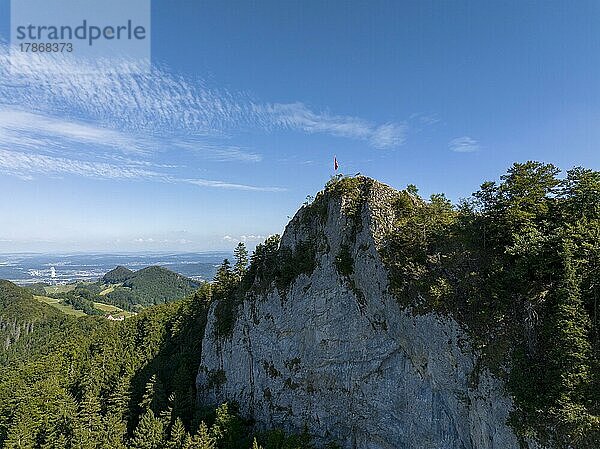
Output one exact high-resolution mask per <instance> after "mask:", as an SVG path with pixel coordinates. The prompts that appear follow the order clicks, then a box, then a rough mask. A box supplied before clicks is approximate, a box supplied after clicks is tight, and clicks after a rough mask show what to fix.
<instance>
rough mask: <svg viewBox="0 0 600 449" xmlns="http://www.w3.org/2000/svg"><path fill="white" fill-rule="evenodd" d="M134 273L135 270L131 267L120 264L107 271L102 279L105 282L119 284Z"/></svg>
mask: <svg viewBox="0 0 600 449" xmlns="http://www.w3.org/2000/svg"><path fill="white" fill-rule="evenodd" d="M133 275H134V272H133V271H131V270H130V269H129V268H126V267H124V266H122V265H118V266H117V267H116V268H113V269H112V270H110V271H109V272H108V273H106V274H105V275H104V276H103V277H102V281H103V282H104V283H105V284H119V283H121V282H123V281H126V280H127V279H129V278H130V277H131V276H133Z"/></svg>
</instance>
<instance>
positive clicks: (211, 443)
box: [190, 421, 215, 449]
mask: <svg viewBox="0 0 600 449" xmlns="http://www.w3.org/2000/svg"><path fill="white" fill-rule="evenodd" d="M192 448H193V449H214V448H215V439H214V438H213V437H212V436H211V434H210V433H209V431H208V427H207V426H206V424H205V423H204V421H202V422H201V423H200V427H199V429H198V433H197V434H196V435H194V438H193V439H192V445H191V447H190V449H192Z"/></svg>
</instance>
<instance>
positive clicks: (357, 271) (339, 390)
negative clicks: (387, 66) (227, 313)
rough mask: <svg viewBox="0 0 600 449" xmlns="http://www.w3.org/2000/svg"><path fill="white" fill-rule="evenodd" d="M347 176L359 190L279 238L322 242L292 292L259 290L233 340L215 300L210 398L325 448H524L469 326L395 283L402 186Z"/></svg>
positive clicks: (300, 243) (203, 373) (207, 361)
mask: <svg viewBox="0 0 600 449" xmlns="http://www.w3.org/2000/svg"><path fill="white" fill-rule="evenodd" d="M343 181H344V182H345V183H346V184H352V185H348V186H347V187H348V188H346V189H344V188H334V189H330V190H327V191H325V192H323V193H322V194H320V195H319V196H318V197H317V198H316V199H315V200H314V202H313V203H312V204H306V205H305V206H304V207H303V208H301V209H300V210H299V211H298V213H297V214H296V216H295V217H294V218H293V219H292V220H291V222H290V223H289V224H288V226H287V228H286V229H285V232H284V234H283V235H282V237H281V242H280V248H279V251H282V250H284V251H288V253H289V254H296V253H297V252H298V251H299V250H302V251H306V248H311V251H308V252H309V255H310V256H311V257H313V256H314V262H315V263H314V266H312V267H311V268H312V269H310V270H306V271H305V272H302V273H300V274H298V275H297V276H296V277H295V278H293V279H292V280H291V281H290V282H289V285H277V283H276V282H272V283H271V284H270V285H269V284H268V285H266V286H264V287H263V288H261V289H256V288H255V289H251V290H250V292H249V293H248V294H246V296H245V298H244V300H243V301H241V302H240V303H239V304H238V305H237V308H236V310H235V323H234V324H233V326H232V328H231V329H230V330H229V332H228V333H227V334H226V335H223V333H220V332H219V318H218V316H217V313H216V310H217V307H218V305H217V304H212V307H211V309H210V311H209V315H208V323H207V326H206V330H205V334H204V338H203V343H202V348H203V351H202V358H201V365H200V369H199V372H198V377H197V388H198V395H199V400H200V402H201V403H213V404H220V403H222V402H225V401H235V402H237V403H238V404H239V405H240V407H241V411H242V413H243V414H244V415H246V416H252V417H253V418H254V419H255V420H256V425H257V426H258V427H259V428H263V429H267V428H273V427H281V428H284V429H286V430H288V431H291V432H298V431H302V430H303V429H306V430H307V431H308V432H309V433H310V434H311V436H313V438H314V439H315V441H316V442H318V443H320V444H321V445H325V444H326V443H327V442H330V441H335V442H336V443H337V444H340V445H341V446H342V447H344V448H356V449H388V448H389V449H392V448H395V449H398V448H417V447H418V448H423V449H429V448H431V449H434V448H435V449H442V448H444V449H445V448H447V449H475V448H477V449H507V448H517V447H519V441H518V439H517V436H516V435H515V433H514V431H513V430H512V428H511V427H510V426H509V425H508V424H507V421H508V419H509V414H510V412H511V410H512V408H513V403H512V400H511V398H510V396H509V394H507V392H506V390H505V387H504V385H503V382H502V381H501V380H499V379H498V378H497V377H496V376H494V375H492V374H491V372H490V371H489V370H487V369H482V368H481V363H480V360H479V359H480V356H479V353H478V351H477V350H476V349H474V345H473V344H472V343H471V340H470V337H469V336H468V334H467V333H466V332H465V331H464V330H463V328H462V327H461V325H460V324H459V323H458V322H457V321H456V320H455V319H454V318H453V317H452V316H449V315H448V314H442V313H436V312H426V313H415V312H414V311H413V310H411V309H410V308H408V307H406V306H403V305H401V303H400V302H399V301H398V299H397V298H396V297H395V296H394V294H393V293H392V291H391V289H390V271H389V269H388V267H387V266H386V263H385V262H384V260H383V258H382V253H383V246H384V245H385V235H387V233H388V232H391V231H392V229H390V227H391V226H392V224H393V223H394V222H395V220H396V217H395V214H396V211H395V208H394V207H393V204H394V202H395V201H396V200H397V199H398V197H399V195H400V192H398V191H396V190H394V189H392V188H390V187H388V186H386V185H384V184H381V183H379V182H376V181H373V180H371V179H368V178H362V177H361V178H352V179H349V180H348V179H346V180H343ZM338 184H339V183H338ZM404 196H405V197H408V198H409V199H410V200H411V201H414V202H415V203H417V202H419V201H421V200H420V199H419V198H418V197H417V196H416V195H415V196H412V195H410V193H407V192H404ZM526 444H529V447H537V446H536V445H535V444H533V443H526Z"/></svg>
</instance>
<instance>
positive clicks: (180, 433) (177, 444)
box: [167, 418, 188, 449]
mask: <svg viewBox="0 0 600 449" xmlns="http://www.w3.org/2000/svg"><path fill="white" fill-rule="evenodd" d="M186 436H188V434H187V432H186V431H185V427H184V426H183V422H182V421H181V419H180V418H177V419H176V420H175V422H174V423H173V425H172V426H171V432H170V435H169V441H168V442H167V449H183V448H184V444H185V440H186Z"/></svg>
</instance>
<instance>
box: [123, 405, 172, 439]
mask: <svg viewBox="0 0 600 449" xmlns="http://www.w3.org/2000/svg"><path fill="white" fill-rule="evenodd" d="M164 440H165V435H164V426H163V423H162V421H161V420H160V419H158V418H157V417H156V416H154V412H153V411H152V409H148V410H146V412H145V413H144V414H143V415H142V419H140V422H139V424H138V426H137V427H136V429H135V431H134V432H133V438H132V440H131V442H130V447H131V449H161V448H162V447H163V445H164Z"/></svg>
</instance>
